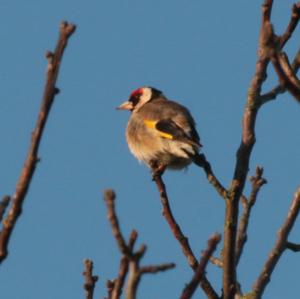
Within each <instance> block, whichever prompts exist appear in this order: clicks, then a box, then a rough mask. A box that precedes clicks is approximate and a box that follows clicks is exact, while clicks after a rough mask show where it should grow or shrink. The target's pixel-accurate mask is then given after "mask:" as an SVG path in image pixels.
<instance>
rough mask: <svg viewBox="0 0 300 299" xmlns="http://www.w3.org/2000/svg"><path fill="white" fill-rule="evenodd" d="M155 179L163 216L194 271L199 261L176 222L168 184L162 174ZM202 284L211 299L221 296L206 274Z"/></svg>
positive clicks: (155, 176) (154, 177)
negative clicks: (167, 188)
mask: <svg viewBox="0 0 300 299" xmlns="http://www.w3.org/2000/svg"><path fill="white" fill-rule="evenodd" d="M153 180H154V181H155V183H156V186H157V189H158V192H159V194H160V200H161V203H162V206H163V212H162V213H163V216H164V217H165V219H166V221H167V222H168V224H169V226H170V228H171V231H172V233H173V235H174V237H175V238H176V239H177V241H178V242H179V244H180V246H181V249H182V252H183V254H184V255H185V257H186V258H187V261H188V263H189V265H190V267H191V268H192V269H193V270H194V271H196V270H197V268H198V261H197V259H196V258H195V255H194V253H193V251H192V249H191V247H190V244H189V241H188V238H187V237H186V236H185V235H184V234H183V232H182V231H181V228H180V226H179V225H178V223H177V222H176V220H175V218H174V216H173V213H172V210H171V207H170V204H169V199H168V196H167V191H166V186H165V184H164V182H163V180H162V177H161V175H154V176H153ZM200 285H201V287H202V289H203V291H204V292H205V293H206V295H207V297H208V298H209V299H217V298H219V296H218V294H217V293H216V291H215V290H214V289H213V287H212V285H211V284H210V282H209V281H208V279H207V278H206V277H205V276H204V277H203V279H202V280H201V282H200Z"/></svg>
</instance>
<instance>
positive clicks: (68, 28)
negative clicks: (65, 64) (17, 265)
mask: <svg viewBox="0 0 300 299" xmlns="http://www.w3.org/2000/svg"><path fill="white" fill-rule="evenodd" d="M75 28H76V27H75V25H72V24H68V23H66V22H63V23H62V24H61V26H60V35H59V38H58V42H57V45H56V49H55V51H54V53H50V52H48V53H47V58H48V68H47V79H46V85H45V89H44V96H43V101H42V105H41V108H40V112H39V115H38V119H37V123H36V126H35V129H34V131H33V132H32V137H31V144H30V147H29V151H28V154H27V158H26V160H25V163H24V167H23V169H22V171H21V175H20V178H19V180H18V182H17V186H16V190H15V193H14V195H13V196H12V205H11V208H10V210H9V212H8V215H7V217H6V218H5V219H4V221H3V227H2V230H1V232H0V263H1V262H2V261H3V260H4V259H5V258H6V256H7V254H8V249H7V247H8V243H9V240H10V236H11V234H12V232H13V229H14V227H15V224H16V222H17V219H18V218H19V216H20V215H21V213H22V206H23V202H24V199H25V197H26V194H27V191H28V189H29V186H30V183H31V180H32V177H33V174H34V171H35V168H36V165H37V163H38V161H39V158H38V149H39V145H40V141H41V138H42V135H43V132H44V127H45V124H46V121H47V118H48V115H49V112H50V109H51V107H52V104H53V101H54V97H55V95H56V94H57V93H58V92H59V90H58V88H57V87H56V80H57V76H58V73H59V67H60V65H61V60H62V56H63V53H64V50H65V48H66V46H67V43H68V40H69V38H70V36H71V35H72V34H73V33H74V31H75Z"/></svg>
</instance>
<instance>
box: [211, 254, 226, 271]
mask: <svg viewBox="0 0 300 299" xmlns="http://www.w3.org/2000/svg"><path fill="white" fill-rule="evenodd" d="M209 261H210V262H211V263H212V264H214V265H215V266H217V267H219V268H221V269H222V268H223V261H222V260H221V259H220V258H218V257H215V256H211V257H210V258H209Z"/></svg>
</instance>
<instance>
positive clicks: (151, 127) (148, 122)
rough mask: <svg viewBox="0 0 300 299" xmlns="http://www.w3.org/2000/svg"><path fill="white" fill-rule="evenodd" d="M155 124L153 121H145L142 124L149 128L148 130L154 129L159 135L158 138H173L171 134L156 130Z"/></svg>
mask: <svg viewBox="0 0 300 299" xmlns="http://www.w3.org/2000/svg"><path fill="white" fill-rule="evenodd" d="M156 123H157V121H154V120H147V119H146V120H144V124H145V125H146V127H148V128H150V129H155V130H156V131H157V132H158V133H159V136H161V137H163V138H167V139H173V136H172V135H171V134H168V133H165V132H162V131H159V130H157V128H156Z"/></svg>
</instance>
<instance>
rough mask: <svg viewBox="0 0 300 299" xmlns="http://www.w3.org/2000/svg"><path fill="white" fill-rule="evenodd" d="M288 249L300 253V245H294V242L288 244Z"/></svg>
mask: <svg viewBox="0 0 300 299" xmlns="http://www.w3.org/2000/svg"><path fill="white" fill-rule="evenodd" d="M286 249H289V250H292V251H294V252H299V251H300V244H296V243H292V242H286Z"/></svg>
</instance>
